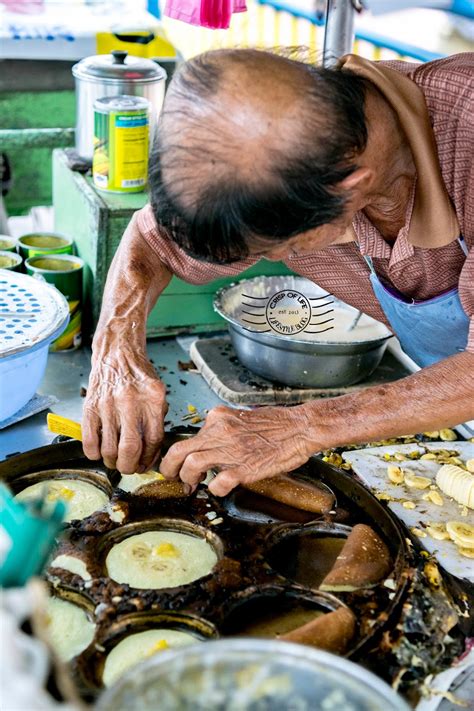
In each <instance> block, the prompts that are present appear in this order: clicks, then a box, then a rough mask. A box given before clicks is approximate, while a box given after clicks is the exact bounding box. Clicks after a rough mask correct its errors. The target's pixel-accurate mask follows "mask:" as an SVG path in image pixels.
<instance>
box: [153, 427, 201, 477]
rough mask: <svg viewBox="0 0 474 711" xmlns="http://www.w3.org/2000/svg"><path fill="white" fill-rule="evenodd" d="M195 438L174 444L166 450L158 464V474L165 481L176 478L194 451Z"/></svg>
mask: <svg viewBox="0 0 474 711" xmlns="http://www.w3.org/2000/svg"><path fill="white" fill-rule="evenodd" d="M197 436H198V435H196V437H191V438H190V439H187V440H183V441H182V442H176V444H173V446H172V447H170V448H169V449H168V451H167V452H166V454H165V456H164V457H163V459H162V461H161V464H160V472H161V473H162V474H163V476H164V477H166V479H176V478H177V476H178V475H179V472H180V469H181V467H182V466H183V463H184V460H185V459H186V457H187V456H188V454H191V452H192V451H195V450H196V438H197Z"/></svg>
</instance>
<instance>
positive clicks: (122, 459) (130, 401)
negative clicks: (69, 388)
mask: <svg viewBox="0 0 474 711" xmlns="http://www.w3.org/2000/svg"><path fill="white" fill-rule="evenodd" d="M167 410H168V405H167V404H166V388H165V386H164V385H163V383H162V382H161V381H160V380H158V378H157V377H156V374H155V371H154V369H153V367H152V366H151V364H150V363H149V362H148V360H147V358H146V357H144V356H143V357H141V358H137V356H136V354H130V353H129V352H127V350H126V349H125V348H121V349H120V350H117V351H116V352H115V353H114V354H111V355H105V357H103V359H101V360H99V359H95V362H94V365H93V368H92V372H91V376H90V380H89V387H88V389H87V399H86V401H85V404H84V419H83V428H82V429H83V447H84V453H85V455H86V456H87V457H88V458H89V459H101V458H102V459H103V460H104V463H105V464H106V466H107V467H109V469H118V470H119V471H120V472H121V473H122V474H133V473H134V472H144V471H147V470H148V469H150V468H151V466H152V465H153V463H154V461H155V460H156V458H157V457H158V455H159V453H160V447H161V443H162V441H163V434H164V432H163V420H164V416H165V415H166V412H167Z"/></svg>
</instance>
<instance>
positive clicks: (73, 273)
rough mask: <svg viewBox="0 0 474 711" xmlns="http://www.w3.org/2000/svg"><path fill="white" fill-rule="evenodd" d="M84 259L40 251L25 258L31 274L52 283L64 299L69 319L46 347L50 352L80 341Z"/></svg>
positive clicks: (61, 349)
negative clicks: (41, 252)
mask: <svg viewBox="0 0 474 711" xmlns="http://www.w3.org/2000/svg"><path fill="white" fill-rule="evenodd" d="M83 269H84V262H83V261H82V259H80V258H79V257H75V256H72V255H64V254H54V255H51V256H50V255H41V256H38V257H33V258H31V259H28V260H27V262H26V271H27V273H28V274H29V275H30V276H33V277H35V278H37V279H38V278H39V279H44V280H45V281H47V282H48V284H53V285H54V286H55V287H56V289H58V290H59V291H60V292H61V293H62V294H63V295H64V296H65V297H66V299H67V302H68V306H69V323H68V325H67V327H66V329H65V330H64V331H63V332H62V333H61V335H60V336H58V338H56V340H55V341H53V342H52V343H51V345H50V347H49V350H50V351H52V352H54V353H55V352H57V351H73V350H76V349H77V348H79V347H80V346H81V343H82V277H83Z"/></svg>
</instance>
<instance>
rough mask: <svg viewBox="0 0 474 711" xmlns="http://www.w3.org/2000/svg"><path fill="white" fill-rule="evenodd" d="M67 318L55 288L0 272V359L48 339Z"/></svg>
mask: <svg viewBox="0 0 474 711" xmlns="http://www.w3.org/2000/svg"><path fill="white" fill-rule="evenodd" d="M68 317H69V307H68V303H67V301H66V299H65V297H64V296H63V295H62V294H61V293H60V292H59V291H58V290H57V289H56V288H55V287H53V286H50V285H49V284H47V283H46V282H45V281H43V280H39V279H35V278H33V277H30V276H26V275H25V274H18V273H16V272H10V271H7V270H6V269H0V358H6V357H7V356H13V355H17V354H18V353H21V352H22V351H26V350H28V349H31V348H34V347H35V346H39V345H40V344H41V343H44V342H45V341H47V340H52V337H56V336H55V334H56V335H59V333H58V331H59V332H60V331H61V329H62V327H64V325H65V324H66V323H67V319H68Z"/></svg>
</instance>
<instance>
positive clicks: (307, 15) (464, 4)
mask: <svg viewBox="0 0 474 711" xmlns="http://www.w3.org/2000/svg"><path fill="white" fill-rule="evenodd" d="M258 3H259V4H260V5H267V6H268V7H272V8H273V9H274V10H276V11H277V12H286V13H288V14H289V15H292V16H293V17H298V18H301V19H303V20H307V21H308V22H311V23H312V24H313V25H318V26H322V25H324V20H325V18H324V17H323V16H319V15H318V16H316V15H315V13H314V12H310V11H307V10H303V9H300V8H295V7H292V6H291V5H287V4H286V3H285V2H279V1H278V0H258ZM413 6H414V7H415V6H416V3H414V4H413ZM394 10H396V3H395V2H394ZM449 12H452V13H453V14H456V15H460V16H463V17H469V18H474V2H473V0H453V2H452V6H451V7H450V9H449ZM355 38H356V39H358V40H362V41H364V42H369V43H370V44H372V45H373V46H374V47H380V48H383V49H389V50H392V51H393V52H396V53H397V54H399V55H401V56H403V57H410V58H412V59H417V60H419V61H420V62H431V61H432V60H434V59H441V58H442V57H444V55H443V54H441V53H439V52H430V51H429V50H427V49H423V48H422V47H416V46H415V45H411V44H407V43H406V42H402V41H400V40H397V39H395V38H393V37H385V36H384V35H379V34H377V33H376V32H369V31H367V30H357V31H356V33H355Z"/></svg>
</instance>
